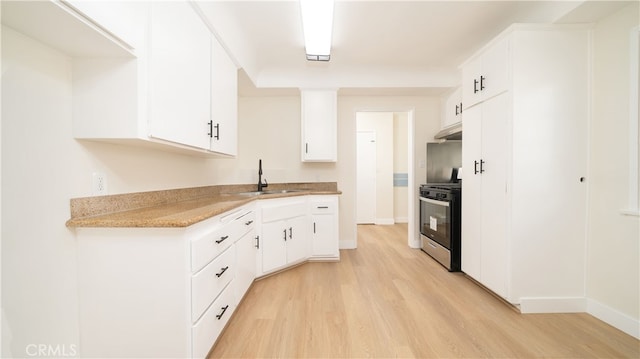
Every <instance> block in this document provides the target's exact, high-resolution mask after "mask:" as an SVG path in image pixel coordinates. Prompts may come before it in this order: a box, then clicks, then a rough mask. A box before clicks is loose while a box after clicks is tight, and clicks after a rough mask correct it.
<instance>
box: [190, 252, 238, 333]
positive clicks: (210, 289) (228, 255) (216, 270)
mask: <svg viewBox="0 0 640 359" xmlns="http://www.w3.org/2000/svg"><path fill="white" fill-rule="evenodd" d="M235 258H236V256H235V247H231V248H229V249H227V250H226V251H225V252H224V253H222V254H221V255H220V256H219V257H218V258H216V259H215V260H213V262H211V263H209V264H208V265H207V266H206V267H204V269H203V270H201V271H200V272H199V273H198V274H196V275H194V276H193V277H192V278H191V320H192V321H194V322H195V321H196V320H197V319H198V318H199V317H200V315H201V314H202V313H203V312H204V311H205V309H207V307H208V306H209V304H210V303H211V302H212V301H213V300H214V299H215V298H216V297H217V296H218V294H220V291H221V290H222V289H223V288H224V287H225V286H226V285H227V284H229V282H231V280H232V279H233V278H234V276H235V266H236V263H235Z"/></svg>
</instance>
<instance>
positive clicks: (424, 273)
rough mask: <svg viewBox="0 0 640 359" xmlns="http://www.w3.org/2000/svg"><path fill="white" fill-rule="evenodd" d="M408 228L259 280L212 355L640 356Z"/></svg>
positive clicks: (638, 349) (616, 337) (583, 319)
mask: <svg viewBox="0 0 640 359" xmlns="http://www.w3.org/2000/svg"><path fill="white" fill-rule="evenodd" d="M406 233H407V227H406V224H405V225H393V226H372V225H371V226H364V225H361V226H358V249H357V250H342V251H341V252H340V255H341V261H340V262H339V263H307V264H304V265H301V266H298V267H296V268H293V269H290V270H288V271H286V272H283V273H280V274H278V275H275V276H272V277H268V278H265V279H262V280H259V281H256V282H255V283H254V284H253V286H252V287H251V289H250V290H249V292H248V293H247V294H246V296H245V298H244V301H243V302H242V303H241V304H240V306H239V307H238V308H237V310H236V312H235V313H234V316H233V317H232V319H231V322H230V324H229V325H228V327H227V328H226V330H225V331H224V333H223V334H222V335H221V337H220V338H219V340H218V342H217V344H216V346H215V347H214V348H213V350H212V351H211V353H209V357H210V358H258V357H280V358H362V357H377V358H390V357H406V358H410V357H414V358H445V357H446V358H454V357H455V358H459V357H466V358H489V357H502V358H541V357H556V358H639V357H640V341H638V340H636V339H635V338H633V337H631V336H629V335H627V334H624V333H623V332H621V331H619V330H617V329H615V328H613V327H611V326H609V325H607V324H605V323H603V322H601V321H599V320H597V319H595V318H594V317H592V316H590V315H588V314H582V313H581V314H526V315H525V314H520V313H519V312H517V311H516V310H514V308H512V307H510V306H509V305H507V304H505V303H503V302H501V301H500V300H499V299H497V298H495V297H494V296H492V295H491V294H490V293H488V292H487V291H485V290H484V289H483V288H481V287H479V286H478V285H476V284H475V283H473V282H472V281H471V280H470V279H468V278H467V277H465V276H464V275H463V274H460V273H449V272H447V271H446V269H444V268H443V267H442V266H440V265H439V264H438V263H437V262H435V261H434V260H433V259H431V257H429V256H428V255H426V254H425V253H423V252H421V251H419V250H415V249H411V248H409V247H408V246H407V235H406Z"/></svg>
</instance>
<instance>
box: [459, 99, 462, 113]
mask: <svg viewBox="0 0 640 359" xmlns="http://www.w3.org/2000/svg"><path fill="white" fill-rule="evenodd" d="M459 115H462V102H460V113H459Z"/></svg>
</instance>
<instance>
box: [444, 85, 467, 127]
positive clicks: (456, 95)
mask: <svg viewBox="0 0 640 359" xmlns="http://www.w3.org/2000/svg"><path fill="white" fill-rule="evenodd" d="M460 122H462V88H461V87H458V88H456V89H455V90H454V91H453V92H452V93H451V94H450V95H449V96H447V98H446V99H445V103H444V112H443V116H442V128H447V127H450V126H453V125H457V124H459V123H460Z"/></svg>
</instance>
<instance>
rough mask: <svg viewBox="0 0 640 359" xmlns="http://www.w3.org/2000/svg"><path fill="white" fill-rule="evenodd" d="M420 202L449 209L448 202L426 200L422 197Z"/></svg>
mask: <svg viewBox="0 0 640 359" xmlns="http://www.w3.org/2000/svg"><path fill="white" fill-rule="evenodd" d="M420 200H421V201H422V202H427V203H431V204H435V205H438V206H444V207H449V202H446V201H436V200H435V199H431V198H424V197H420Z"/></svg>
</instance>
